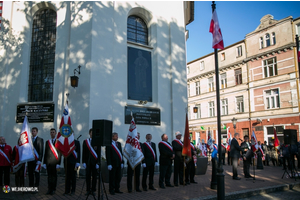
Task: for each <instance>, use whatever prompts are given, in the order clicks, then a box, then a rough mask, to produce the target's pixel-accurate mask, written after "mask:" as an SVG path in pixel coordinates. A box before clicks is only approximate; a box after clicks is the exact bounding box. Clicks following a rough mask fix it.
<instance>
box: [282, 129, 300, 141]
mask: <svg viewBox="0 0 300 200" xmlns="http://www.w3.org/2000/svg"><path fill="white" fill-rule="evenodd" d="M283 135H284V144H290V145H295V144H297V130H296V129H284V130H283Z"/></svg>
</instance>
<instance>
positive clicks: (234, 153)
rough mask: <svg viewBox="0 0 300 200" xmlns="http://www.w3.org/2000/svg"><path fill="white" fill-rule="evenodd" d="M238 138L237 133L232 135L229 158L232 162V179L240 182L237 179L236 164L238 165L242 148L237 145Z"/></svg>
mask: <svg viewBox="0 0 300 200" xmlns="http://www.w3.org/2000/svg"><path fill="white" fill-rule="evenodd" d="M239 138H240V134H239V133H234V137H233V139H232V141H231V145H230V156H231V160H232V172H233V177H232V178H233V179H234V180H240V179H241V178H239V177H238V174H237V164H238V159H239V158H240V157H241V151H242V148H241V147H240V145H239V143H238V141H237V140H238V139H239Z"/></svg>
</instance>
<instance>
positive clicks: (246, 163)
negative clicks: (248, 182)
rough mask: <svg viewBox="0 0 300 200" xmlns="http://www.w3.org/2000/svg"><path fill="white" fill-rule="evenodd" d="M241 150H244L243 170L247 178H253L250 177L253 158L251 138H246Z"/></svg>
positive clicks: (246, 136)
mask: <svg viewBox="0 0 300 200" xmlns="http://www.w3.org/2000/svg"><path fill="white" fill-rule="evenodd" d="M241 148H242V149H243V152H242V154H243V169H244V176H245V178H252V176H251V175H250V164H251V158H252V151H251V145H250V143H249V136H248V135H245V136H244V142H242V144H241Z"/></svg>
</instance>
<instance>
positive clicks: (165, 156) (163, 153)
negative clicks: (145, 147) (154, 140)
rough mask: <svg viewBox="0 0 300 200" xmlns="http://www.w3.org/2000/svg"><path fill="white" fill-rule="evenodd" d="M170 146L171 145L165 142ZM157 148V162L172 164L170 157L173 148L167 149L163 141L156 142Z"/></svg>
mask: <svg viewBox="0 0 300 200" xmlns="http://www.w3.org/2000/svg"><path fill="white" fill-rule="evenodd" d="M167 143H168V144H169V145H170V146H171V147H172V145H171V144H170V143H169V142H167ZM158 149H159V153H160V156H159V163H160V165H171V164H172V159H171V157H172V156H173V154H174V152H173V150H171V149H169V148H168V147H167V146H166V145H165V144H163V143H161V142H160V143H158Z"/></svg>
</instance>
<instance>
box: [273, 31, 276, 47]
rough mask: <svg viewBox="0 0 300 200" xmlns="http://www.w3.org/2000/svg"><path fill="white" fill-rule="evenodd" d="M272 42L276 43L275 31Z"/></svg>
mask: <svg viewBox="0 0 300 200" xmlns="http://www.w3.org/2000/svg"><path fill="white" fill-rule="evenodd" d="M272 43H273V45H275V44H276V38H275V33H274V32H273V33H272Z"/></svg>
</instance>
